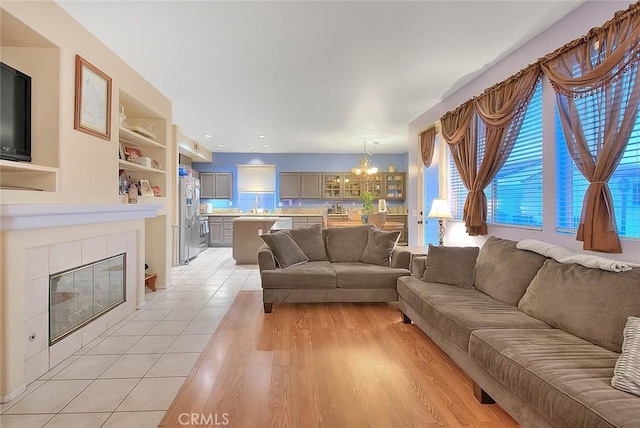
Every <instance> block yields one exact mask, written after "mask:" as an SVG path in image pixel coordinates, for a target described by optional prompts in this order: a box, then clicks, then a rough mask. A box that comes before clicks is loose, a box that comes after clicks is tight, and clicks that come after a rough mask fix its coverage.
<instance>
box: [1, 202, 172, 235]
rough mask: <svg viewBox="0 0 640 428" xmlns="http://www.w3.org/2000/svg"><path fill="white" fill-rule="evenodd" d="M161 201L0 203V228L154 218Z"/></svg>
mask: <svg viewBox="0 0 640 428" xmlns="http://www.w3.org/2000/svg"><path fill="white" fill-rule="evenodd" d="M160 209H162V205H160V204H135V205H134V204H131V205H129V204H92V205H80V204H64V205H60V204H57V205H53V204H52V205H48V204H12V205H2V206H0V230H1V231H9V230H29V229H42V228H47V227H62V226H76V225H80V224H95V223H108V222H113V221H123V220H136V219H143V218H150V217H157V216H158V211H159V210H160Z"/></svg>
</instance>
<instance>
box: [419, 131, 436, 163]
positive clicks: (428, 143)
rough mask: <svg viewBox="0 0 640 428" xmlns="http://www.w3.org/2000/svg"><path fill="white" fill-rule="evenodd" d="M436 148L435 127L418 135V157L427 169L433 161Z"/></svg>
mask: <svg viewBox="0 0 640 428" xmlns="http://www.w3.org/2000/svg"><path fill="white" fill-rule="evenodd" d="M435 146H436V127H435V126H432V127H431V128H429V129H427V130H426V131H423V132H421V133H420V155H421V156H422V163H423V164H424V166H426V167H427V168H429V167H430V166H431V162H432V161H433V152H434V151H435Z"/></svg>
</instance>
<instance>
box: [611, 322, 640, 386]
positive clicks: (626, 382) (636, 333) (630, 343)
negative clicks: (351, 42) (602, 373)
mask: <svg viewBox="0 0 640 428" xmlns="http://www.w3.org/2000/svg"><path fill="white" fill-rule="evenodd" d="M611 386H613V387H614V388H616V389H619V390H621V391H624V392H628V393H630V394H634V395H638V396H640V318H637V317H629V318H628V319H627V325H626V326H625V328H624V342H623V343H622V354H620V357H619V358H618V361H617V362H616V368H615V369H614V370H613V379H611Z"/></svg>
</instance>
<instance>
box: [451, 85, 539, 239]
mask: <svg viewBox="0 0 640 428" xmlns="http://www.w3.org/2000/svg"><path fill="white" fill-rule="evenodd" d="M475 120H476V121H477V123H478V126H477V129H478V153H479V155H478V161H480V160H481V159H482V155H483V153H484V147H485V128H484V125H483V123H482V120H480V119H479V118H477V117H476V119H475ZM484 192H485V195H486V197H487V223H492V224H502V225H509V226H524V227H534V228H541V227H542V85H541V84H540V82H538V85H537V86H536V90H535V92H534V94H533V97H532V99H531V103H530V104H529V106H528V108H527V112H526V114H525V118H524V121H523V123H522V128H521V129H520V134H518V139H517V140H516V143H515V145H514V147H513V150H512V151H511V154H510V155H509V158H508V159H507V161H506V162H505V164H504V165H503V166H502V168H501V169H500V171H498V173H497V174H496V176H495V177H494V179H493V181H492V182H491V183H490V184H489V186H487V188H486V189H485V191H484ZM467 193H469V192H468V190H467V189H466V188H465V187H464V184H462V180H461V179H460V176H459V174H458V171H457V169H456V167H455V164H454V162H453V158H452V157H451V154H449V205H450V207H451V213H452V214H453V216H454V218H457V219H459V220H461V219H462V212H463V209H464V202H465V199H466V197H467Z"/></svg>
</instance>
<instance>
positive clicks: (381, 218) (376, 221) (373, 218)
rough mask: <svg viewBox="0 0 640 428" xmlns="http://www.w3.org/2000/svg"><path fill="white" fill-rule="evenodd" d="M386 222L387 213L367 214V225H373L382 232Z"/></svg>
mask: <svg viewBox="0 0 640 428" xmlns="http://www.w3.org/2000/svg"><path fill="white" fill-rule="evenodd" d="M386 221H387V213H378V214H369V219H368V220H367V223H369V224H373V225H375V226H376V227H377V228H378V229H380V230H382V227H383V226H384V224H385V222H386Z"/></svg>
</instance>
